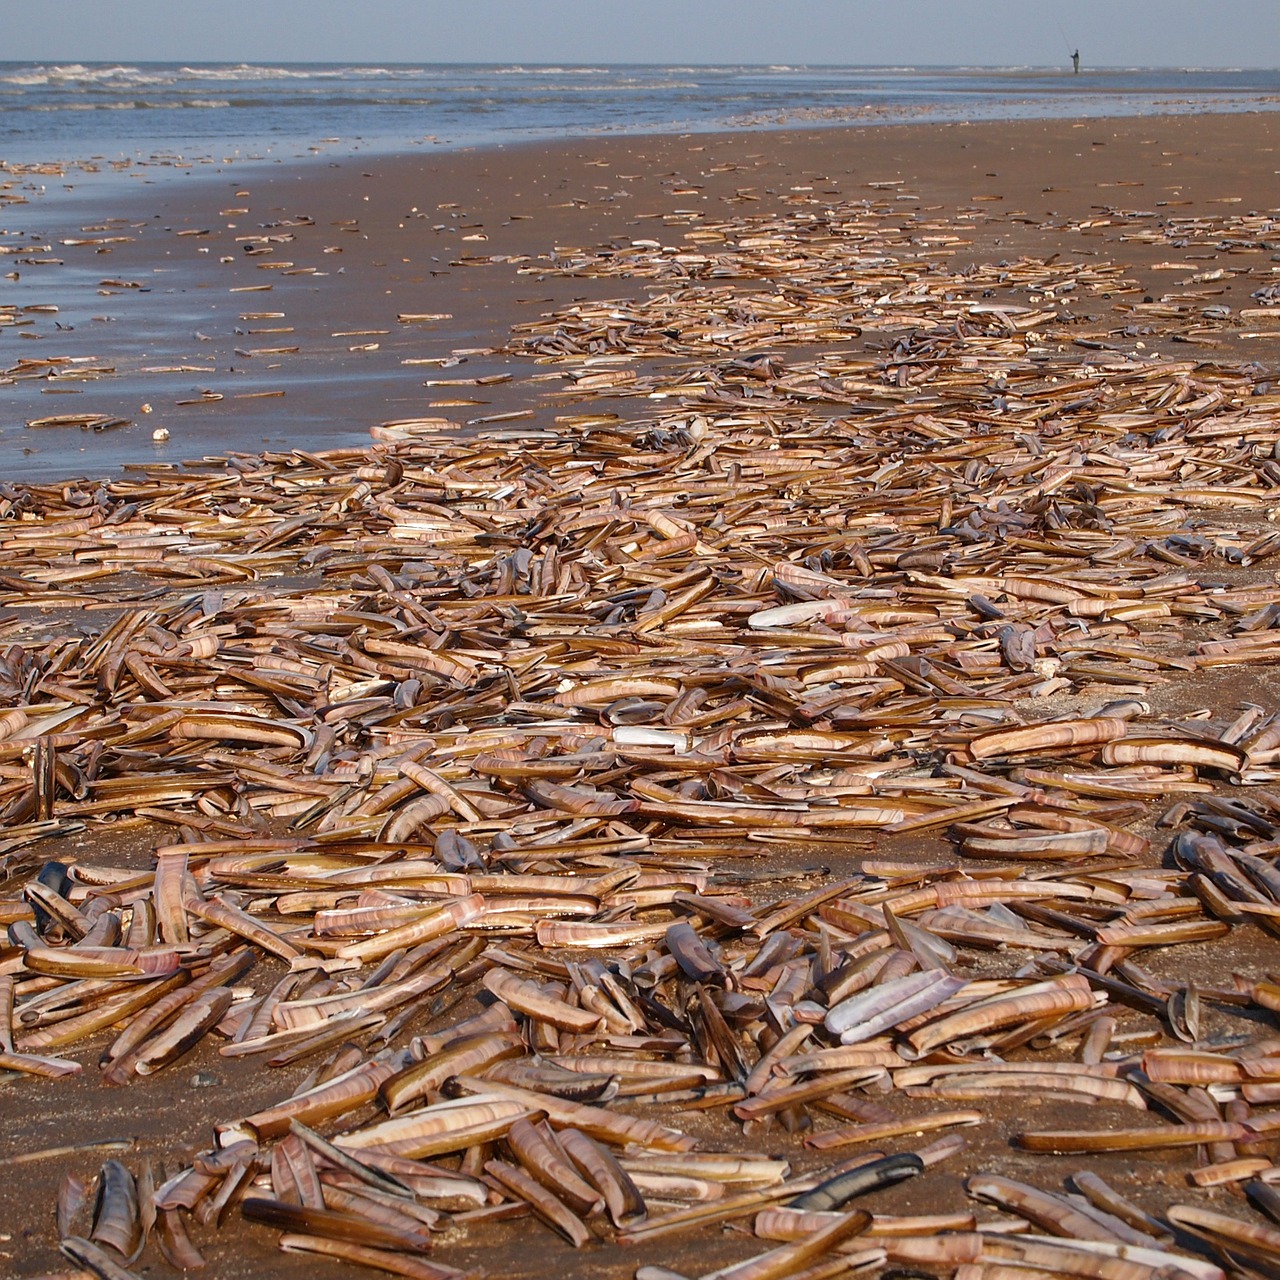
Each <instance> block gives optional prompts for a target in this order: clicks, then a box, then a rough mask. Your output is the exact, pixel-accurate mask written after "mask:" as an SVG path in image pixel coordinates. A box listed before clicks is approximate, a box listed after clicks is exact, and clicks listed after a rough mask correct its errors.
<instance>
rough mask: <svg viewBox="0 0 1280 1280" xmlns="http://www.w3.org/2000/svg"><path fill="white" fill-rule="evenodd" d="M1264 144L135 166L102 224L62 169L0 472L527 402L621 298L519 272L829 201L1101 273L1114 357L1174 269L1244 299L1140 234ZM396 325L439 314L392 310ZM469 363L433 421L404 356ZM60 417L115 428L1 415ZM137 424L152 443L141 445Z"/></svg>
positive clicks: (773, 137)
mask: <svg viewBox="0 0 1280 1280" xmlns="http://www.w3.org/2000/svg"><path fill="white" fill-rule="evenodd" d="M1275 147H1276V136H1275V117H1274V116H1269V115H1249V116H1245V115H1223V116H1205V117H1200V118H1199V119H1187V118H1181V117H1179V118H1162V119H1158V120H1156V119H1152V120H1146V119H1142V120H1124V121H1088V122H1083V123H1081V122H1072V121H1051V122H1025V121H1024V122H1008V123H1004V124H983V125H943V126H894V127H886V128H871V129H861V130H842V129H827V130H812V131H808V132H780V133H751V134H740V135H735V136H717V135H697V136H690V137H685V138H666V137H659V138H648V139H643V140H634V139H627V140H590V141H585V140H580V141H575V142H570V143H565V144H561V145H557V146H555V147H546V148H543V147H528V148H493V149H486V150H481V151H475V152H464V153H461V154H452V153H444V154H439V155H436V156H431V157H421V156H410V157H403V158H394V159H370V160H368V161H364V160H361V159H360V158H354V159H352V158H345V159H343V160H341V161H327V160H323V159H318V160H316V161H315V162H313V163H312V164H310V165H302V166H296V167H294V166H277V165H270V166H266V165H260V166H253V165H245V166H242V167H239V168H237V167H235V166H228V167H227V168H225V169H224V170H223V171H222V172H221V173H219V174H218V175H217V176H216V177H214V176H212V175H210V174H209V173H208V170H209V169H210V168H212V167H213V166H210V165H195V166H193V167H192V169H191V170H190V171H189V172H188V173H186V174H178V175H171V174H165V175H164V180H163V181H159V182H157V183H156V184H155V186H154V188H151V187H150V186H149V185H146V184H147V183H148V182H149V178H148V176H147V175H146V174H145V171H139V172H137V173H135V174H134V175H133V176H132V178H130V179H129V180H127V181H126V180H122V179H113V180H112V191H113V192H114V193H119V194H115V195H113V197H112V200H113V206H114V207H107V208H102V209H99V208H97V206H96V204H95V205H93V206H92V207H90V206H89V197H88V196H86V195H85V194H84V193H85V192H89V193H91V192H92V191H93V190H94V188H93V187H92V186H91V185H88V184H87V183H86V182H85V180H84V179H83V178H82V177H77V175H76V174H75V173H74V172H73V173H69V174H67V175H65V185H70V186H72V187H73V188H77V189H76V190H73V191H72V192H71V193H70V194H71V196H72V197H73V199H74V203H72V204H70V205H69V206H68V205H65V204H64V201H63V200H62V199H61V198H60V197H59V196H58V195H57V193H56V192H55V193H54V194H53V195H51V196H46V197H44V198H41V197H34V198H32V200H31V202H30V203H29V204H24V205H17V204H15V205H13V206H11V207H10V208H9V209H8V210H7V211H6V214H5V217H6V226H7V227H8V228H10V229H16V230H17V231H18V234H16V235H13V236H11V237H6V238H5V240H4V244H5V245H6V246H7V248H6V257H5V258H4V259H0V261H2V262H4V264H5V266H6V269H12V270H13V271H14V272H15V273H17V274H18V275H19V276H20V279H19V280H18V281H16V282H10V285H11V286H12V287H9V288H7V289H6V295H5V296H6V298H7V299H8V300H9V301H10V303H11V304H12V305H14V306H17V307H19V308H28V307H36V308H44V307H53V306H56V307H58V308H59V310H58V311H57V312H53V311H48V310H44V311H42V310H37V311H30V312H27V311H24V312H23V314H22V320H23V321H24V323H23V325H22V327H21V328H16V329H10V330H8V331H7V337H9V338H12V339H15V340H13V341H7V342H6V344H5V349H6V350H7V351H9V352H10V355H9V356H8V357H5V358H4V359H3V361H2V362H0V363H2V364H3V367H4V368H7V369H8V370H9V373H10V376H12V377H14V378H15V379H16V381H15V382H14V383H13V384H12V385H11V386H9V387H7V388H6V389H5V411H4V419H3V421H2V422H0V460H2V461H3V467H4V471H5V473H6V475H7V476H8V477H9V478H11V479H41V478H44V477H49V478H56V479H65V478H69V477H71V476H75V475H84V476H96V475H107V474H112V473H113V472H115V471H116V470H117V469H118V468H119V467H120V466H122V465H124V464H126V463H130V462H142V461H147V462H150V461H152V460H155V461H178V460H181V459H184V458H198V457H201V456H204V455H206V454H213V453H217V452H219V451H225V450H231V451H236V452H254V451H256V450H261V449H263V448H280V447H283V446H286V445H290V444H300V445H302V446H303V447H307V448H325V447H345V446H349V445H357V444H360V443H362V442H363V441H364V440H365V439H366V438H367V437H366V432H367V430H368V428H369V427H370V426H372V425H374V424H375V423H377V422H381V421H386V420H389V419H395V418H404V417H413V416H422V415H426V414H435V415H436V416H441V417H445V418H448V419H450V420H451V421H454V422H456V423H458V424H460V425H465V424H466V423H467V422H468V421H472V420H474V419H477V418H481V417H484V416H486V414H488V413H501V412H508V411H512V410H513V409H514V408H519V407H527V401H528V398H529V397H528V390H527V388H526V387H525V385H524V383H525V379H526V378H527V377H528V376H529V373H530V372H531V371H530V370H529V369H528V367H527V366H526V365H524V364H523V363H520V362H515V363H513V362H512V361H510V360H509V359H508V358H506V357H505V356H504V355H502V354H501V350H502V348H504V347H505V346H506V344H507V339H508V329H509V327H510V325H511V324H512V323H516V322H520V321H523V320H526V319H533V318H536V316H537V315H538V314H539V313H540V311H542V310H545V309H550V308H552V307H554V306H556V305H559V304H562V303H564V302H566V301H569V300H571V299H573V298H575V297H577V296H579V295H582V296H584V297H603V296H618V297H626V296H628V294H629V290H628V289H626V288H625V287H622V288H619V287H618V283H609V284H607V285H604V284H602V283H601V282H597V281H590V280H584V279H579V280H576V281H572V282H566V281H563V280H557V279H556V278H554V277H551V276H545V275H543V273H541V272H540V271H539V270H538V263H539V262H540V261H546V260H548V259H549V257H550V255H551V254H552V253H553V252H555V251H556V249H557V247H559V248H561V249H563V248H570V247H586V246H592V245H595V244H599V243H603V242H607V241H615V240H616V241H618V242H619V243H622V242H625V241H626V240H627V239H632V238H640V239H643V238H647V237H651V236H656V237H657V238H659V239H662V240H663V241H664V242H666V241H668V240H669V241H672V242H674V243H676V244H677V245H679V244H682V243H686V242H687V241H686V239H685V237H686V236H687V234H688V233H689V231H690V230H691V229H692V230H696V228H697V226H698V225H699V223H704V222H707V221H709V220H713V219H716V218H719V217H724V216H728V215H742V216H762V215H765V214H767V213H771V212H776V211H778V210H788V211H803V210H804V209H806V208H820V207H822V206H823V205H825V204H830V203H832V202H848V203H852V204H858V203H861V202H870V203H873V204H875V205H877V206H880V207H886V208H889V209H892V210H894V211H895V212H896V213H900V214H901V215H902V216H904V217H906V218H909V219H914V220H917V221H935V222H941V223H948V224H951V223H954V224H955V225H956V227H957V228H958V231H957V235H958V242H957V243H956V245H955V246H954V248H952V249H948V248H947V247H945V246H944V247H942V248H936V249H935V250H934V252H935V253H936V254H937V259H936V260H937V261H948V262H952V263H961V264H963V263H965V262H967V261H969V260H971V259H972V260H978V259H979V258H980V257H982V256H989V255H993V254H994V255H996V257H997V258H1016V257H1017V256H1019V255H1021V254H1030V255H1042V256H1048V255H1050V254H1052V253H1055V252H1056V253H1066V252H1070V253H1072V254H1074V255H1076V256H1077V257H1079V258H1080V259H1081V260H1086V261H1117V262H1121V263H1123V264H1124V265H1125V266H1126V267H1127V268H1129V269H1131V271H1132V272H1134V273H1135V274H1134V281H1135V283H1136V285H1137V287H1138V288H1139V289H1140V290H1141V293H1139V294H1137V295H1132V294H1131V295H1127V296H1119V297H1116V298H1112V299H1105V298H1104V299H1093V300H1092V304H1093V305H1094V306H1095V307H1097V306H1100V305H1102V304H1104V303H1107V302H1111V303H1112V304H1113V314H1114V317H1115V325H1114V327H1115V329H1116V331H1117V332H1116V335H1115V337H1116V345H1117V346H1118V347H1119V348H1122V349H1131V348H1132V347H1133V342H1134V341H1141V336H1140V335H1137V336H1135V337H1134V338H1132V339H1130V338H1128V337H1127V336H1126V334H1125V333H1124V329H1125V328H1126V326H1128V327H1132V326H1133V325H1134V324H1135V323H1138V322H1140V319H1141V317H1140V316H1135V314H1134V313H1133V312H1132V311H1130V310H1129V309H1128V308H1129V307H1130V305H1131V304H1132V303H1133V302H1134V301H1137V302H1141V301H1142V299H1143V297H1145V296H1147V295H1151V296H1152V297H1153V298H1157V299H1158V298H1160V297H1161V296H1162V295H1164V294H1165V293H1167V292H1176V291H1178V290H1179V289H1180V288H1183V287H1185V281H1187V279H1188V278H1189V277H1192V276H1207V275H1208V274H1209V273H1211V272H1214V271H1222V272H1223V275H1222V276H1221V277H1219V278H1218V279H1216V280H1214V281H1212V282H1209V281H1200V282H1198V284H1197V288H1198V291H1199V293H1201V294H1203V296H1204V298H1205V300H1206V302H1207V303H1208V302H1212V303H1213V304H1216V305H1222V306H1227V307H1231V308H1232V309H1233V311H1234V310H1238V309H1239V308H1240V307H1241V306H1245V307H1247V306H1248V305H1249V293H1250V292H1251V290H1252V289H1254V288H1256V287H1258V282H1260V281H1265V280H1266V279H1267V278H1268V273H1269V271H1270V269H1271V267H1272V265H1273V264H1272V263H1271V261H1270V255H1269V254H1268V253H1267V252H1266V251H1264V250H1260V249H1249V248H1245V247H1243V246H1241V245H1231V244H1223V245H1221V246H1219V245H1218V244H1217V243H1211V244H1198V245H1196V246H1194V247H1193V248H1192V249H1190V250H1188V252H1187V253H1185V254H1180V253H1179V251H1178V249H1177V246H1176V244H1175V243H1174V242H1175V241H1176V240H1177V239H1178V238H1179V237H1178V236H1177V235H1176V232H1168V233H1167V234H1166V233H1162V234H1159V235H1155V234H1148V233H1150V232H1153V231H1154V230H1155V229H1157V228H1162V227H1169V226H1174V227H1176V224H1177V221H1178V220H1179V219H1184V218H1190V217H1195V216H1208V217H1214V218H1229V217H1230V215H1232V214H1234V213H1242V212H1248V211H1251V210H1253V211H1265V210H1266V209H1268V208H1269V207H1272V206H1273V205H1274V195H1273V191H1274V183H1275V180H1276V170H1277V168H1278V167H1280V160H1277V156H1278V155H1280V152H1277V150H1276V149H1275ZM27 181H35V182H42V183H44V184H45V185H47V186H49V187H51V188H52V187H56V186H57V184H58V179H57V178H56V177H52V178H51V177H39V176H35V177H32V176H28V178H27ZM77 184H81V185H80V186H77ZM22 185H23V183H22V182H21V181H18V180H14V182H13V188H14V194H21V187H22ZM64 208H65V210H66V211H65V212H64V211H63V210H64ZM55 219H60V220H58V221H55ZM1085 224H1088V225H1085ZM960 233H963V234H960ZM33 241H34V244H33V243H32V242H33ZM68 242H70V243H68ZM1184 260H1185V265H1184V267H1183V269H1181V270H1178V269H1173V268H1171V267H1170V266H1169V264H1172V263H1179V262H1184ZM1162 264H1163V265H1162ZM1246 268H1247V270H1246ZM412 316H419V317H429V316H436V317H448V318H447V319H446V318H440V319H420V320H412V321H409V322H405V321H404V320H402V317H412ZM1202 327H1203V326H1202ZM1256 327H1257V326H1254V325H1253V324H1252V322H1251V321H1249V320H1247V319H1246V320H1245V321H1244V322H1243V323H1242V324H1230V323H1229V324H1223V325H1221V326H1215V327H1213V329H1212V331H1211V332H1209V331H1206V332H1204V333H1203V335H1202V336H1203V339H1204V341H1202V342H1201V344H1200V345H1199V347H1198V348H1197V353H1209V352H1217V351H1222V350H1224V349H1227V350H1230V351H1231V352H1232V353H1233V354H1239V355H1240V356H1242V357H1244V358H1253V357H1255V356H1256V357H1261V358H1264V359H1265V358H1267V355H1268V350H1269V348H1268V345H1267V341H1266V340H1265V339H1246V340H1239V339H1238V336H1237V335H1238V333H1239V332H1241V331H1242V330H1243V331H1244V332H1250V331H1252V329H1254V328H1256ZM19 335H20V336H21V337H22V338H23V339H26V340H25V341H19V340H16V339H17V338H18V336H19ZM1218 343H1226V344H1228V346H1227V347H1226V348H1223V347H1221V346H1218V345H1215V344H1218ZM486 348H492V349H493V352H494V354H492V355H485V354H466V355H464V356H463V357H461V358H463V359H465V360H466V362H467V363H466V365H465V370H464V371H465V373H466V374H467V375H468V376H474V377H485V378H488V377H493V376H495V375H497V374H500V373H503V374H511V375H512V381H511V382H509V383H506V384H490V385H489V386H488V387H487V388H486V389H485V391H484V393H483V395H475V396H474V397H472V398H474V399H475V400H477V401H478V402H479V403H477V404H476V405H473V406H454V405H439V404H437V405H436V406H435V407H434V408H433V402H438V401H441V400H444V399H446V398H448V397H447V396H446V395H445V394H443V393H441V392H440V391H439V389H433V388H424V386H423V385H422V384H423V382H424V381H425V380H426V377H427V376H430V371H431V369H432V366H431V365H430V363H424V362H430V361H433V360H447V359H449V358H450V357H451V356H452V353H454V352H456V351H462V352H464V353H478V352H482V351H483V350H484V349H486ZM45 361H47V362H49V363H47V364H42V363H41V362H45ZM20 362H21V363H20ZM99 370H100V371H102V372H95V371H99ZM108 370H109V371H110V372H107V371H108ZM437 372H438V370H437ZM51 374H52V375H53V376H52V377H51V376H50V375H51ZM433 391H434V394H433ZM144 405H146V406H149V412H144V411H143V406H144ZM472 410H474V412H472ZM81 413H84V414H95V415H102V416H103V417H104V418H106V419H107V420H109V421H113V422H120V423H122V425H119V426H115V427H112V428H111V429H109V430H106V431H103V432H101V433H91V432H83V431H81V430H80V429H78V428H77V427H75V426H72V427H69V428H67V427H61V428H59V427H45V428H29V427H27V426H26V425H25V424H26V423H28V422H31V421H36V420H40V419H45V418H50V417H56V416H57V415H59V414H81ZM158 427H163V428H165V429H166V430H167V431H168V432H169V438H168V440H167V441H166V442H165V443H164V444H163V446H162V447H157V446H156V445H155V444H154V443H153V442H152V440H151V436H152V434H153V432H154V431H155V430H156V429H157V428H158Z"/></svg>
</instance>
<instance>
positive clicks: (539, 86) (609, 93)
mask: <svg viewBox="0 0 1280 1280" xmlns="http://www.w3.org/2000/svg"><path fill="white" fill-rule="evenodd" d="M1277 102H1280V71H1275V70H1271V71H1243V70H1203V69H1183V68H1157V69H1150V68H1132V69H1108V70H1098V71H1090V70H1086V71H1085V72H1083V73H1082V74H1080V75H1078V76H1077V75H1072V74H1070V72H1069V70H1068V69H1067V68H1066V67H1065V66H1064V67H1062V68H1030V67H1007V68H966V67H948V68H938V67H786V66H777V67H747V66H724V67H681V66H666V67H663V66H611V67H592V66H576V67H575V66H530V67H524V66H492V65H468V64H437V65H429V64H428V65H417V66H409V65H391V66H364V67H351V66H341V65H336V64H297V65H290V66H249V65H243V64H242V65H226V64H203V63H195V64H180V63H139V64H136V65H119V64H102V63H93V64H88V65H84V64H79V63H74V64H68V65H62V66H57V65H43V64H30V63H12V62H9V63H0V160H3V161H7V162H9V163H14V162H20V163H32V162H36V161H48V160H53V159H57V160H83V159H85V158H86V157H90V156H98V157H102V158H103V159H106V160H113V159H115V160H120V159H127V158H139V157H148V156H151V155H155V154H157V153H160V154H198V155H213V156H217V157H218V158H222V157H223V156H238V157H243V156H245V155H254V154H277V155H279V154H289V153H292V152H293V151H295V150H296V149H298V148H308V147H310V148H319V149H322V150H330V149H338V150H346V149H348V148H361V149H367V150H373V151H386V150H401V149H404V148H407V147H412V146H425V147H432V146H472V145H483V144H487V143H494V142H502V141H517V140H530V139H536V138H550V137H569V136H575V135H587V134H594V133H601V132H610V133H654V132H682V131H705V130H719V129H724V128H727V127H738V126H742V125H752V126H757V127H760V126H764V127H768V126H779V125H786V124H796V123H800V122H814V121H818V122H821V121H823V120H829V121H831V122H832V123H850V122H861V123H876V122H880V123H894V122H902V121H907V120H931V119H936V120H956V119H974V120H977V119H1029V118H1063V117H1066V116H1099V115H1142V114H1149V113H1153V112H1158V113H1161V114H1168V113H1171V112H1181V111H1195V112H1203V111H1242V110H1253V109H1260V108H1261V109H1266V108H1274V107H1275V105H1276V104H1277Z"/></svg>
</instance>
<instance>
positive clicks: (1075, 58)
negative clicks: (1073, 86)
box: [1071, 49, 1080, 75]
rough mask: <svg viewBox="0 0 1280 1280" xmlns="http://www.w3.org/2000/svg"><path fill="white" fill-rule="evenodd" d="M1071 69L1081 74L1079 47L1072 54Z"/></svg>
mask: <svg viewBox="0 0 1280 1280" xmlns="http://www.w3.org/2000/svg"><path fill="white" fill-rule="evenodd" d="M1071 70H1072V72H1074V74H1076V75H1079V74H1080V50H1079V49H1077V50H1076V51H1075V53H1073V54H1072V55H1071Z"/></svg>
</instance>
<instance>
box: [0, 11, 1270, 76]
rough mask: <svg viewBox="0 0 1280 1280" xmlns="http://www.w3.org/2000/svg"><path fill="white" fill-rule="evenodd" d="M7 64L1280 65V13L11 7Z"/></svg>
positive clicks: (3, 26) (5, 27)
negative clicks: (1075, 56)
mask: <svg viewBox="0 0 1280 1280" xmlns="http://www.w3.org/2000/svg"><path fill="white" fill-rule="evenodd" d="M0 31H3V33H4V38H3V41H2V42H0V59H5V60H12V61H38V62H72V61H81V62H88V61H121V62H131V61H144V60H154V61H184V62H197V61H203V62H286V61H288V62H308V61H316V62H344V63H382V62H418V63H420V62H528V63H535V62H552V63H556V62H588V63H600V62H658V63H704V64H705V63H741V62H746V63H762V64H772V63H812V64H821V63H834V64H845V65H858V64H863V65H866V64H872V65H884V64H889V65H894V64H897V65H901V64H908V65H912V64H914V65H954V64H961V65H974V64H976V65H986V66H1004V65H1026V64H1030V65H1035V66H1045V65H1059V64H1061V63H1063V62H1064V60H1066V58H1067V56H1068V54H1069V53H1070V50H1071V49H1072V48H1074V47H1076V46H1079V48H1080V52H1081V56H1082V59H1083V62H1084V65H1085V66H1086V67H1089V66H1201V67H1203V66H1212V67H1227V66H1240V67H1280V0H1057V2H1054V0H51V3H50V4H49V5H48V6H47V7H45V8H42V7H38V6H33V5H31V4H30V3H29V2H28V0H0Z"/></svg>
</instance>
